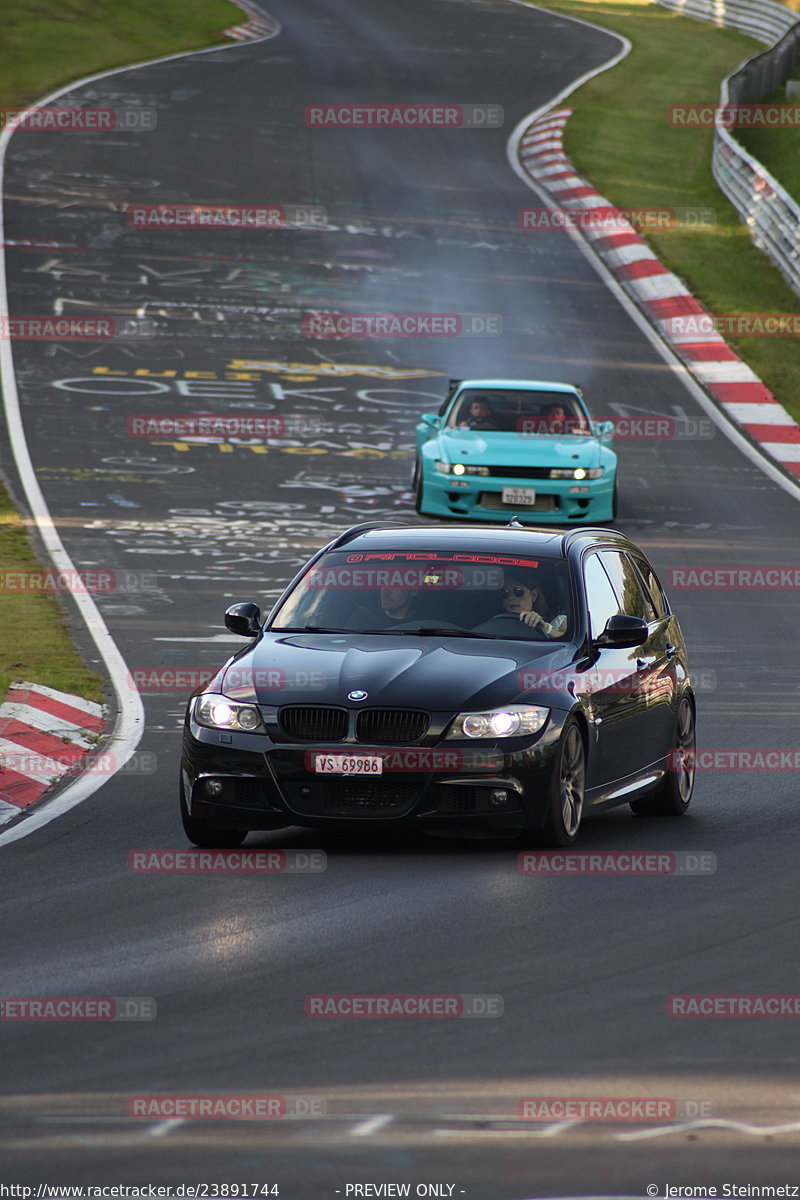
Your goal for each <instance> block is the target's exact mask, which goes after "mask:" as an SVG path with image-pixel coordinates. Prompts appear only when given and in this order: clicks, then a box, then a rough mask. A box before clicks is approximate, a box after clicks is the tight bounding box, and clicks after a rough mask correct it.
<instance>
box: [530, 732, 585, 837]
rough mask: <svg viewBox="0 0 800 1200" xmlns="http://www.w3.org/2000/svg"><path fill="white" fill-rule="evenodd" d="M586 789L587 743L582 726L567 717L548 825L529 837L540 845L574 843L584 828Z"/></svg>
mask: <svg viewBox="0 0 800 1200" xmlns="http://www.w3.org/2000/svg"><path fill="white" fill-rule="evenodd" d="M585 791H586V746H585V744H584V740H583V735H582V734H581V730H580V726H579V725H578V722H577V721H576V720H575V718H574V717H567V720H566V722H565V724H564V729H563V732H562V734H561V740H560V741H559V743H558V750H557V751H556V761H555V763H554V764H553V774H552V778H551V781H550V789H549V793H550V794H549V801H548V805H547V819H546V821H545V823H544V828H543V829H540V830H535V831H534V832H533V833H532V834H530V835H529V837H528V839H527V840H529V841H530V842H532V843H533V844H534V845H537V846H571V845H572V844H573V843H574V842H575V840H576V838H577V836H578V831H579V830H580V825H581V818H582V817H583V801H584V795H585Z"/></svg>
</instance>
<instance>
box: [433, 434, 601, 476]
mask: <svg viewBox="0 0 800 1200" xmlns="http://www.w3.org/2000/svg"><path fill="white" fill-rule="evenodd" d="M434 446H435V447H436V457H437V458H439V457H441V458H442V459H443V460H444V461H446V462H462V461H464V462H468V463H472V464H474V465H476V466H481V465H486V466H490V465H495V466H497V465H501V466H504V467H515V466H520V467H523V466H527V467H530V466H536V467H596V466H599V465H600V443H599V441H598V440H597V438H595V437H579V436H577V435H569V436H566V437H565V436H563V435H557V434H552V435H550V434H535V435H533V436H527V437H525V436H522V435H521V434H518V433H484V432H479V431H478V430H473V429H445V430H442V432H441V433H440V434H439V436H438V438H434V439H432V441H431V442H429V443H428V449H429V450H430V449H432V448H433V447H434Z"/></svg>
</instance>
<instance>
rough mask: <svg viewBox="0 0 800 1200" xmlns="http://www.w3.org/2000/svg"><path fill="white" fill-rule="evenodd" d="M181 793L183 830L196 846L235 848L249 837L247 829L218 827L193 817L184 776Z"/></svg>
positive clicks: (222, 848)
mask: <svg viewBox="0 0 800 1200" xmlns="http://www.w3.org/2000/svg"><path fill="white" fill-rule="evenodd" d="M180 794H181V823H182V825H183V832H184V833H185V834H186V836H187V838H188V839H189V841H190V842H194V844H195V846H201V847H204V848H205V847H207V848H208V849H217V850H233V849H234V848H235V847H236V846H241V844H242V842H243V841H244V839H245V838H246V837H247V830H245V829H217V828H216V827H215V826H214V825H210V824H209V823H208V821H202V820H200V819H199V818H198V817H192V816H190V815H189V807H188V805H187V803H186V794H185V792H184V787H183V777H182V776H181V781H180Z"/></svg>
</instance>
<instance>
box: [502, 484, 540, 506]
mask: <svg viewBox="0 0 800 1200" xmlns="http://www.w3.org/2000/svg"><path fill="white" fill-rule="evenodd" d="M535 503H536V489H535V488H515V487H508V488H503V504H535Z"/></svg>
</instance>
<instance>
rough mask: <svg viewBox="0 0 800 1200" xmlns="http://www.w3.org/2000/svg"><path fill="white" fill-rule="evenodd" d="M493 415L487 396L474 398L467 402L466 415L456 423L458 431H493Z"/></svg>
mask: <svg viewBox="0 0 800 1200" xmlns="http://www.w3.org/2000/svg"><path fill="white" fill-rule="evenodd" d="M495 424H496V422H495V415H494V411H493V410H492V406H491V404H490V403H489V398H488V396H475V397H474V398H473V399H472V400H470V402H469V408H468V409H467V414H466V416H464V415H463V414H462V418H461V420H460V421H459V423H458V428H459V429H494V427H495Z"/></svg>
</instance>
